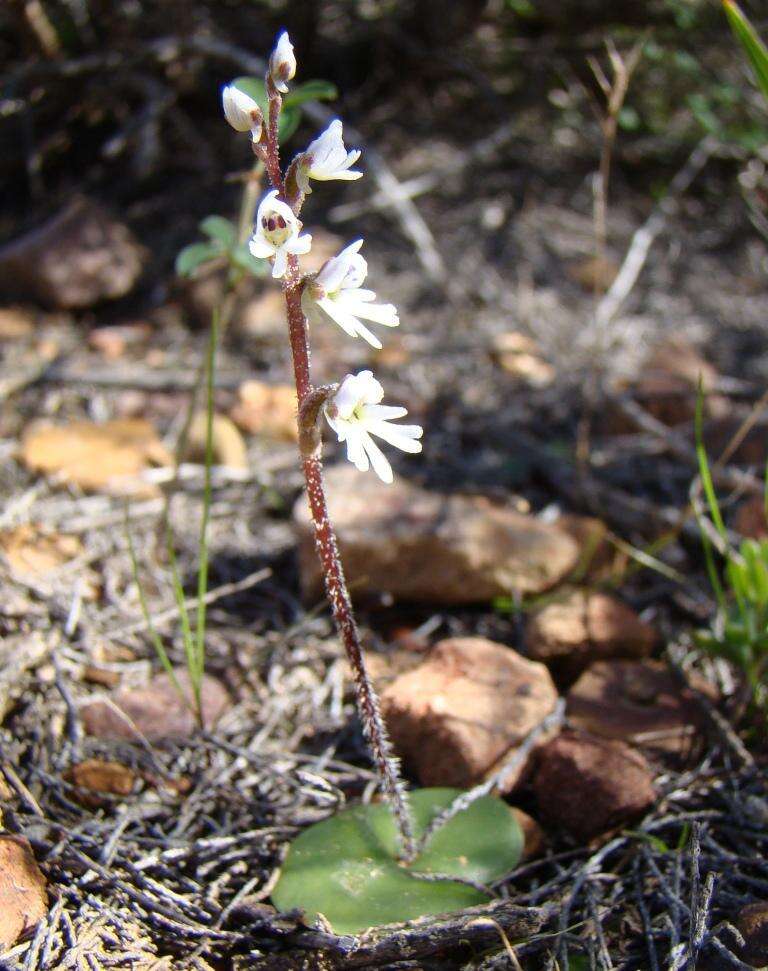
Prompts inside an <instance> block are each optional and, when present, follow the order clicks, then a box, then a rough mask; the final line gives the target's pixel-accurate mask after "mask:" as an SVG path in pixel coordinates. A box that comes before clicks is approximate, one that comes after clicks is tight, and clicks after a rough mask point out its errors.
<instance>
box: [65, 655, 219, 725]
mask: <svg viewBox="0 0 768 971" xmlns="http://www.w3.org/2000/svg"><path fill="white" fill-rule="evenodd" d="M176 678H177V679H178V681H179V684H180V685H181V688H182V690H183V691H184V693H185V695H186V697H187V698H191V697H192V692H191V686H190V680H189V675H188V674H187V672H186V671H185V670H181V669H177V670H176ZM201 693H202V705H203V720H204V722H205V726H206V727H207V728H210V727H212V726H213V725H214V724H215V723H216V722H217V721H218V719H219V718H220V717H221V716H222V714H223V713H224V711H225V710H226V709H227V707H228V706H229V703H230V700H229V695H228V694H227V692H226V690H225V688H224V686H223V685H222V684H221V682H220V681H217V680H216V678H213V677H211V675H209V674H206V675H203V683H202V692H201ZM116 709H118V710H116ZM80 717H81V718H82V721H83V726H84V728H85V730H86V732H87V733H88V734H89V735H95V736H96V737H97V738H102V739H106V740H110V741H120V740H127V741H135V740H136V737H137V733H139V734H141V735H143V736H144V738H146V739H147V741H149V742H154V741H159V740H160V739H164V738H187V737H188V736H190V735H192V734H193V733H194V732H195V731H196V729H197V724H196V721H195V717H194V714H193V711H192V707H191V704H187V703H185V702H184V701H182V699H181V698H180V697H179V694H178V692H177V691H176V688H175V686H174V684H173V682H172V681H171V679H170V677H169V676H168V675H167V674H166V673H165V672H164V671H163V672H162V673H160V674H158V675H156V676H155V677H154V678H153V679H152V681H151V682H150V683H149V684H148V685H146V686H145V687H143V688H120V689H118V690H117V691H115V692H114V693H113V694H111V695H110V696H109V701H108V702H107V701H98V700H96V701H89V702H87V703H86V704H85V705H83V706H82V707H81V709H80Z"/></svg>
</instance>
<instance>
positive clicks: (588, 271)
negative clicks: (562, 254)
mask: <svg viewBox="0 0 768 971" xmlns="http://www.w3.org/2000/svg"><path fill="white" fill-rule="evenodd" d="M618 272H619V264H618V263H617V262H616V260H614V259H611V257H610V256H603V257H600V256H588V257H586V258H585V259H581V260H576V261H575V262H573V263H569V264H568V266H567V267H566V273H567V274H568V276H569V277H570V278H571V279H572V280H573V282H574V283H578V284H579V286H580V287H583V289H584V290H586V291H587V292H588V293H595V292H597V293H605V292H606V291H607V290H610V288H611V284H612V283H613V281H614V280H615V279H616V274H617V273H618Z"/></svg>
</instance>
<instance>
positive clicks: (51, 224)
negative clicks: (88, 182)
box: [0, 197, 145, 310]
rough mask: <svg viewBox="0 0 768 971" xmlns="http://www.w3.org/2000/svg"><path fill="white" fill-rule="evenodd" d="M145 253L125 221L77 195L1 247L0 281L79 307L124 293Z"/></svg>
mask: <svg viewBox="0 0 768 971" xmlns="http://www.w3.org/2000/svg"><path fill="white" fill-rule="evenodd" d="M144 257H145V252H144V249H143V248H142V247H141V246H140V245H139V244H138V243H137V242H136V239H135V238H134V236H133V233H132V232H131V231H130V229H129V228H128V227H127V226H126V225H125V224H124V223H122V222H120V221H119V220H117V219H115V218H114V217H113V216H111V215H110V214H109V213H108V212H107V211H106V210H105V209H103V208H102V207H101V206H100V205H98V204H97V203H95V202H93V201H91V200H89V199H86V198H82V197H80V198H78V199H75V200H74V201H73V202H71V203H70V204H69V205H68V206H67V207H66V208H65V209H63V210H62V211H61V212H59V213H57V214H56V215H55V216H53V217H52V218H51V219H49V220H48V221H47V222H45V223H44V224H43V225H42V226H39V227H38V228H37V229H34V230H32V231H30V232H28V233H26V234H25V235H24V236H21V237H20V238H18V239H15V240H12V241H11V242H10V243H8V244H6V245H5V246H3V247H2V248H1V249H0V285H2V287H3V289H4V290H6V291H7V292H8V293H11V294H14V295H15V296H17V297H19V298H23V299H30V300H36V301H40V302H41V303H43V304H46V305H47V306H50V307H54V308H57V309H60V310H77V309H83V308H86V307H92V306H94V305H95V304H98V303H100V302H101V301H103V300H115V299H117V298H118V297H123V296H125V295H126V294H127V293H129V292H130V291H131V290H132V289H133V287H134V285H135V284H136V282H137V280H138V279H139V276H140V275H141V270H142V265H143V262H144Z"/></svg>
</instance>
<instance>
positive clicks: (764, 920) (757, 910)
mask: <svg viewBox="0 0 768 971" xmlns="http://www.w3.org/2000/svg"><path fill="white" fill-rule="evenodd" d="M736 927H737V928H738V930H739V932H740V933H741V936H742V937H743V938H744V947H743V948H741V950H740V952H739V957H740V958H741V960H742V961H745V962H746V963H747V964H752V965H754V966H755V967H756V968H762V967H764V966H765V965H768V902H766V901H765V900H760V901H758V902H757V903H754V904H747V906H746V907H742V908H741V910H740V911H739V916H738V917H737V918H736Z"/></svg>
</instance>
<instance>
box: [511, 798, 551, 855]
mask: <svg viewBox="0 0 768 971" xmlns="http://www.w3.org/2000/svg"><path fill="white" fill-rule="evenodd" d="M509 809H510V812H511V813H512V815H513V816H514V817H515V819H516V820H517V821H518V823H519V824H520V829H522V831H523V837H524V839H525V842H524V843H523V855H522V856H521V857H520V862H521V863H527V862H528V861H529V860H535V859H536V857H537V856H541V855H542V853H543V852H544V847H545V846H546V845H547V838H546V836H545V835H544V830H543V829H542V828H541V826H539V824H538V823H537V822H536V820H535V819H534V818H533V816H529V815H528V813H524V812H523V810H522V809H518V808H517V806H510V807H509Z"/></svg>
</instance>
